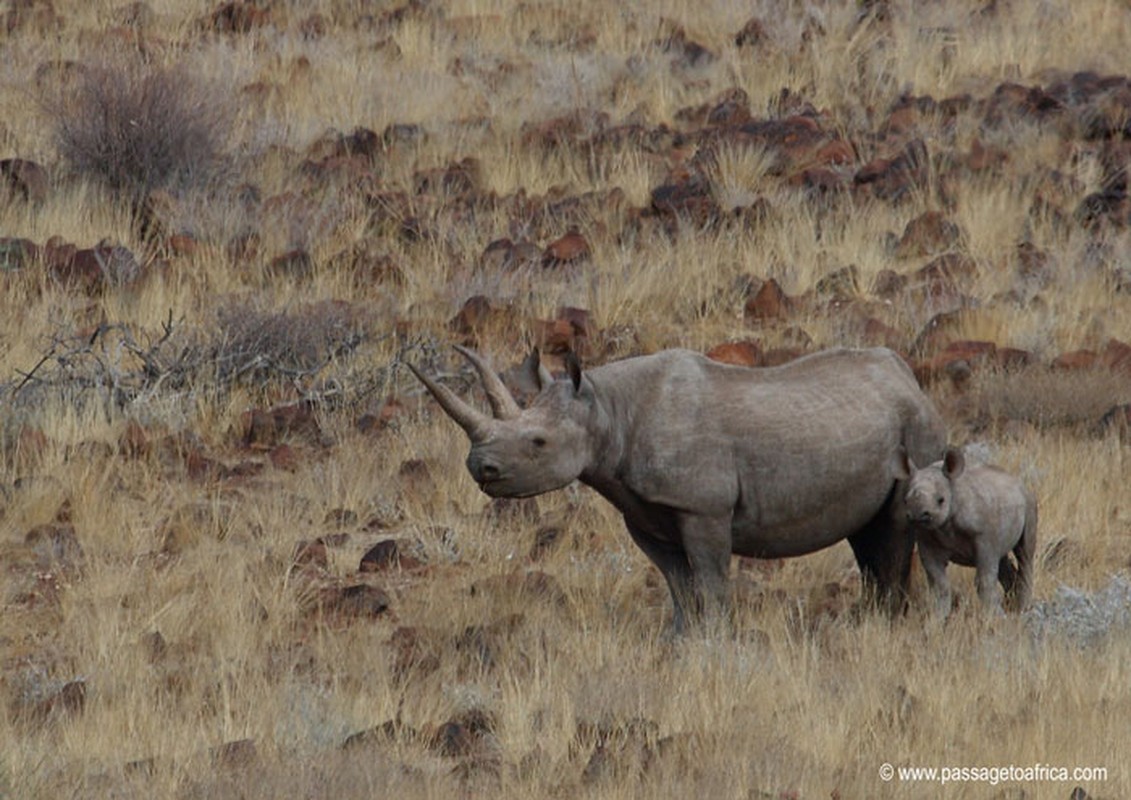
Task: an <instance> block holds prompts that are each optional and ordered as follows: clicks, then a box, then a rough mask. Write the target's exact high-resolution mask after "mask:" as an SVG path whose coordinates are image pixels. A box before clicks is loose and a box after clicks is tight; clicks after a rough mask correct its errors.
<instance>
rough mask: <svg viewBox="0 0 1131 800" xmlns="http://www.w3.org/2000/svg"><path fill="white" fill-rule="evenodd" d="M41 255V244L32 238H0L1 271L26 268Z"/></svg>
mask: <svg viewBox="0 0 1131 800" xmlns="http://www.w3.org/2000/svg"><path fill="white" fill-rule="evenodd" d="M40 257H41V251H40V248H39V245H37V244H36V243H35V242H33V241H32V240H31V239H18V238H12V237H2V238H0V272H9V271H14V270H21V269H24V268H26V267H29V266H31V265H32V264H33V263H35V262H36V261H38V260H39V259H40Z"/></svg>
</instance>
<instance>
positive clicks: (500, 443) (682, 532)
mask: <svg viewBox="0 0 1131 800" xmlns="http://www.w3.org/2000/svg"><path fill="white" fill-rule="evenodd" d="M459 350H460V352H461V353H462V354H463V355H464V356H465V357H466V358H467V359H468V360H470V361H471V363H472V364H473V365H474V366H475V367H476V369H477V370H478V372H479V376H480V378H481V379H482V381H483V384H484V388H485V389H486V391H487V396H488V399H489V401H490V403H491V407H492V415H491V416H488V415H486V414H483V413H482V412H480V411H478V410H476V409H475V408H473V407H471V406H470V405H468V404H467V403H465V402H464V401H462V400H460V399H459V398H458V397H456V396H455V395H454V394H452V392H451V391H450V390H448V389H447V388H446V387H445V386H443V385H441V384H438V383H436V382H435V381H433V380H432V379H431V378H429V377H428V376H427V375H424V374H423V373H421V372H420V371H418V370H416V369H415V368H412V369H413V372H414V373H415V374H416V375H417V377H419V378H420V380H421V381H422V382H423V383H424V384H425V385H426V386H427V387H428V389H429V390H430V391H431V392H432V394H433V396H435V398H436V399H437V401H438V402H439V403H440V404H441V406H443V408H444V410H445V411H446V412H447V413H448V415H449V416H451V417H452V418H453V419H454V420H455V421H456V422H457V423H459V424H460V426H461V427H462V428H463V429H464V431H465V432H466V433H467V435H468V437H469V439H470V440H471V452H470V454H469V455H468V458H467V468H468V471H469V472H470V473H471V476H472V477H473V478H474V479H475V481H476V482H477V483H478V484H479V486H480V488H481V489H482V490H483V491H484V492H486V493H487V494H489V495H491V496H492V497H529V496H531V495H537V494H541V493H543V492H548V491H551V490H553V489H557V488H560V487H562V486H565V485H567V484H568V483H570V482H571V481H573V480H580V481H581V482H582V483H585V484H587V485H589V486H591V487H592V488H594V489H596V490H597V491H598V492H599V493H601V494H602V495H603V496H604V497H605V498H606V499H608V500H609V501H610V502H611V503H613V504H614V505H615V506H616V507H617V508H618V509H619V510H620V511H621V512H622V513H623V514H624V520H625V524H626V525H627V527H628V531H629V533H630V534H631V535H632V538H633V540H634V541H635V542H636V544H637V545H638V546H639V547H640V548H641V549H642V550H643V551H644V553H645V554H646V555H647V556H648V557H649V558H650V559H651V560H652V561H653V563H655V564H656V566H657V567H658V568H659V569H660V571H661V572H662V573H663V575H664V577H665V578H666V579H667V582H668V586H669V588H670V590H671V594H672V600H673V603H674V608H675V614H674V618H673V624H674V627H675V629H676V630H677V631H679V630H681V629H682V628H683V627H684V624H685V620H686V619H687V617H688V616H689V615H695V614H698V613H700V612H703V611H708V612H712V613H713V612H716V611H721V610H722V609H724V608H725V607H726V606H727V604H728V594H729V588H728V579H729V569H730V556H731V554H732V553H737V554H740V555H745V556H754V557H759V558H778V557H786V556H798V555H803V554H806V553H811V552H814V551H816V550H820V549H821V548H824V547H828V546H829V545H832V544H834V543H836V542H839V541H841V540H842V539H847V540H848V541H849V543H850V544H851V545H852V548H853V551H854V553H855V555H856V559H857V562H858V563H859V564H860V569H861V573H862V575H863V577H864V580H865V584H866V586H867V587H868V588H869V589H875V590H878V593H879V599H880V600H882V601H883V602H884V603H885V604H886V605H887V606H888V607H889V608H890V609H892V610H896V609H898V608H902V607H903V604H904V602H905V598H906V585H907V579H908V575H909V572H910V564H911V555H912V549H913V546H914V542H913V539H912V537H911V534H910V532H909V531H908V527H907V521H906V515H905V514H904V513H902V511H901V510H899V509H898V508H897V506H899V505H900V504H901V499H902V492H896V491H895V487H896V477H895V475H894V470H893V464H894V463H896V459H897V457H898V454H899V453H900V452H901V451H902V450H906V451H907V452H909V453H911V455H912V457H913V458H915V459H919V460H921V461H922V462H924V463H927V462H930V461H933V460H935V459H937V458H939V457H941V455H942V452H943V447H944V445H945V430H944V426H943V422H942V419H941V418H940V417H939V415H938V412H937V411H936V410H935V408H934V406H933V405H932V403H931V401H930V400H929V399H928V398H927V397H926V395H924V394H923V392H922V391H921V390H920V389H919V386H918V384H917V383H916V381H915V378H914V376H913V375H912V374H911V371H910V370H909V369H908V367H907V365H906V364H905V363H904V362H903V361H902V360H901V359H900V357H899V356H898V355H896V354H895V353H893V352H892V351H890V350H887V349H884V348H875V349H869V350H846V349H838V350H828V351H824V352H820V353H815V354H813V355H810V356H807V357H805V358H802V359H798V360H797V361H793V362H791V363H789V364H785V365H783V366H780V367H773V368H767V369H750V368H746V367H735V366H729V365H725V364H719V363H716V362H714V361H711V360H709V359H707V358H705V357H704V356H702V355H700V354H698V353H694V352H691V351H687V350H665V351H662V352H659V353H656V354H654V355H649V356H642V357H639V358H631V359H626V360H624V361H619V362H615V363H611V364H606V365H603V366H600V367H597V368H594V369H592V370H588V371H586V372H584V373H582V372H581V370H580V368H579V367H578V366H577V365H576V362H575V361H574V362H571V364H570V376H569V379H567V380H558V381H554V380H553V379H552V378H550V376H549V375H548V374H547V373H546V371H545V369H543V368H541V367H540V366H539V365H538V361H537V358H534V359H533V360H532V361H531V360H528V364H529V370H530V373H531V375H532V376H533V377H534V379H535V380H537V385H538V386H540V387H541V391H540V393H539V394H538V395H537V396H536V397H535V399H534V400H533V401H532V402H531V404H530V405H529V406H528V407H527V408H526V409H520V408H519V407H518V404H517V403H515V401H514V399H513V398H512V397H511V396H510V395H509V393H508V392H507V390H506V388H505V387H504V386H503V384H502V381H501V380H500V379H499V377H498V376H497V375H496V374H495V373H494V372H493V371H492V370H491V369H490V368H489V367H488V366H487V365H486V363H485V362H484V361H483V360H482V359H481V358H480V357H479V356H478V355H476V354H475V353H473V352H472V351H470V350H467V349H464V348H459Z"/></svg>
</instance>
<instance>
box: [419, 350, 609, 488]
mask: <svg viewBox="0 0 1131 800" xmlns="http://www.w3.org/2000/svg"><path fill="white" fill-rule="evenodd" d="M456 350H458V351H459V352H460V354H461V355H462V356H463V357H464V358H466V359H467V360H468V361H470V362H471V364H472V366H474V367H475V370H476V372H477V373H478V374H479V379H480V381H482V383H483V388H484V390H485V391H486V393H487V400H488V402H489V403H490V405H491V412H492V413H491V415H490V416H488V415H487V414H484V413H483V412H481V411H479V410H478V409H476V408H474V407H472V406H470V405H468V404H467V403H465V402H464V401H463V400H461V399H460V398H458V397H456V395H455V394H453V393H452V392H451V390H449V389H448V388H447V387H446V386H443V385H441V384H439V383H437V382H436V381H434V380H432V379H431V378H430V377H428V376H427V375H425V374H424V373H422V372H421V371H420V370H418V369H417V368H416V367H414V366H413V365H411V364H409V365H408V367H409V369H411V370H412V372H413V374H414V375H416V377H417V378H419V379H420V381H421V383H423V384H424V385H425V386H426V387H427V388H428V391H429V392H431V393H432V396H433V397H435V398H436V401H437V402H438V403H439V404H440V406H441V407H442V408H443V409H444V411H445V412H446V413H447V415H448V416H449V417H451V418H452V419H453V420H455V421H456V423H458V424H459V426H460V427H461V428H463V429H464V431H465V432H466V433H467V437H468V439H470V440H471V452H470V453H469V454H468V456H467V470H468V472H470V473H471V477H472V478H474V479H475V482H476V483H478V484H479V488H480V489H482V490H483V491H484V492H485V493H487V494H489V495H490V496H492V497H531V496H533V495H537V494H542V493H543V492H549V491H552V490H554V489H560V488H561V487H563V486H565V485H566V484H568V483H570V482H571V481H573V480H575V479H576V478H577V477H578V476H579V475H581V473H582V471H584V469H585V468H586V466H588V464H589V463H590V462H591V461H592V457H593V446H592V437H591V435H590V421H591V419H592V412H593V409H594V402H593V400H594V398H593V391H592V386H591V385H590V384H589V383H588V381H587V380H585V379H583V377H582V375H581V369H580V366H579V365H578V364H577V360H576V358H573V357H572V354H571V357H570V358H569V359H567V367H568V369H569V373H570V379H569V380H568V381H555V380H554V379H553V378H552V377H551V375H550V373H549V372H548V371H547V370H546V369H545V368H544V367H542V366H541V364H540V363H539V359H538V356H537V351H535V353H534V354H532V356H531V358H529V359H527V361H526V362H524V364H525V366H526V369H527V370H528V371H529V373H530V378H531V380H533V381H535V383H536V385H537V386H538V388H539V392H538V394H537V396H536V397H535V398H534V399H533V400H532V401H531V403H530V405H529V406H528V407H527V408H525V409H523V408H520V407H519V405H518V403H517V402H516V401H515V399H514V397H513V396H512V395H511V393H510V391H509V390H508V389H507V387H506V386H505V385H504V384H503V382H502V380H501V379H500V378H499V376H498V375H497V374H496V373H495V372H494V370H492V369H491V367H490V366H489V365H488V364H487V363H486V362H485V361H484V360H483V359H482V357H480V356H479V355H478V354H477V353H475V352H474V351H472V350H469V349H467V348H465V347H459V346H457V347H456Z"/></svg>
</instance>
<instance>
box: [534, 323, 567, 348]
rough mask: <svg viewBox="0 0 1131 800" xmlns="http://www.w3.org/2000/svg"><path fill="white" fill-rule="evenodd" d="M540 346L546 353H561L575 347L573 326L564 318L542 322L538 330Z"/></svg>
mask: <svg viewBox="0 0 1131 800" xmlns="http://www.w3.org/2000/svg"><path fill="white" fill-rule="evenodd" d="M536 338H537V343H538V347H539V348H540V349H541V350H543V351H544V352H546V353H551V354H554V355H560V354H562V353H567V352H570V351H571V350H573V349H574V346H573V340H574V330H573V326H572V325H570V324H569V322H567V321H566V320H564V319H552V320H546V321H544V322H542V323H541V324H540V325H539V327H538V331H537V337H536Z"/></svg>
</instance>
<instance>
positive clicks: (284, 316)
mask: <svg viewBox="0 0 1131 800" xmlns="http://www.w3.org/2000/svg"><path fill="white" fill-rule="evenodd" d="M365 338H366V320H364V319H361V318H360V316H359V314H358V313H357V311H356V310H355V309H354V308H352V307H350V306H348V305H346V304H344V303H312V304H310V305H307V306H303V307H302V308H299V309H297V310H294V311H291V312H267V311H256V310H252V309H248V308H247V307H246V306H243V305H237V304H233V305H231V306H228V307H225V308H223V309H221V310H220V312H219V313H218V314H217V319H216V320H215V322H214V323H212V324H209V325H208V326H207V327H202V326H190V325H186V324H185V323H184V322H183V321H174V320H173V319H172V318H170V319H169V320H168V321H167V322H165V323H164V325H163V326H162V329H161V330H160V331H143V330H138V329H136V328H135V327H134V326H131V325H127V324H122V323H114V324H104V325H102V326H100V327H99V328H98V329H97V330H96V331H95V333H94V334H93V335H86V336H82V337H79V336H75V335H59V336H56V337H55V338H54V339H53V341H52V342H51V345H50V347H49V348H48V349H47V352H46V353H45V354H44V355H43V357H42V358H41V359H40V360H39V362H38V363H36V364H34V365H32V366H31V368H30V369H28V370H27V371H26V372H24V373H22V374H21V376H20V378H19V379H17V380H15V381H12V382H9V383H6V384H3V385H0V401H3V402H4V403H5V404H6V405H7V406H8V407H10V408H17V407H18V408H20V409H22V410H23V411H25V412H34V410H35V409H36V408H42V407H45V406H46V405H48V404H50V403H58V402H62V403H63V404H65V405H69V406H71V407H75V408H83V407H86V406H87V405H88V404H91V403H94V404H96V405H97V407H99V408H101V409H104V410H105V411H106V413H108V414H109V413H112V412H113V411H114V410H120V409H123V408H126V407H127V406H130V405H133V404H136V403H150V402H152V401H154V400H159V399H169V398H170V397H173V396H190V395H199V394H202V393H203V394H205V395H210V394H215V395H222V394H224V393H225V392H227V391H229V390H230V389H231V388H232V387H233V386H236V385H242V386H249V385H250V386H254V387H259V388H264V387H268V386H270V385H272V384H274V385H279V384H283V385H291V384H296V385H301V386H303V387H306V386H309V385H311V384H314V383H315V382H317V383H318V385H319V386H321V387H323V388H321V389H319V390H311V391H310V392H309V393H308V396H309V397H310V399H317V400H319V401H327V402H328V401H331V400H333V401H334V402H341V401H343V400H344V401H345V402H349V401H352V400H357V399H361V398H362V397H363V396H364V395H365V394H367V393H369V392H372V391H374V390H375V387H376V386H377V385H383V382H384V381H385V380H386V379H387V375H384V374H382V375H373V374H371V373H372V370H370V371H369V373H366V374H359V372H358V370H357V369H356V368H355V367H354V366H353V365H352V364H350V363H349V362H350V358H349V357H350V355H351V354H352V353H353V352H354V350H355V349H356V348H357V347H358V346H359V345H360V344H361V342H362V341H363V340H364V339H365ZM383 372H388V370H384V371H383ZM310 379H316V381H314V380H310ZM325 387H337V388H335V389H333V390H331V389H327V388H325ZM377 388H379V387H377ZM344 395H348V397H345V396H344Z"/></svg>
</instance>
